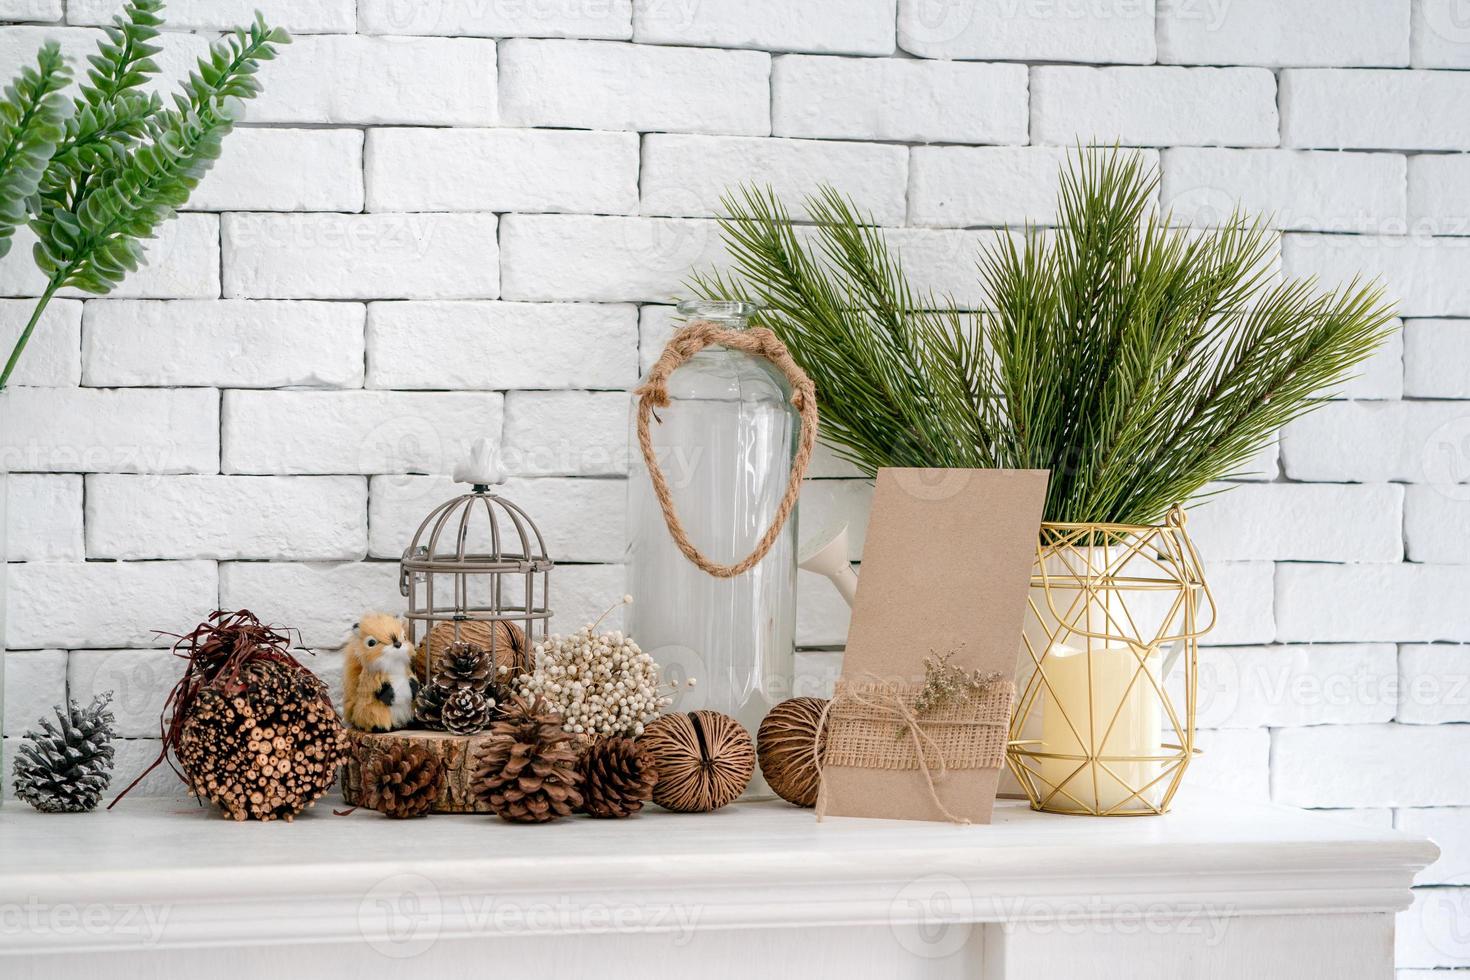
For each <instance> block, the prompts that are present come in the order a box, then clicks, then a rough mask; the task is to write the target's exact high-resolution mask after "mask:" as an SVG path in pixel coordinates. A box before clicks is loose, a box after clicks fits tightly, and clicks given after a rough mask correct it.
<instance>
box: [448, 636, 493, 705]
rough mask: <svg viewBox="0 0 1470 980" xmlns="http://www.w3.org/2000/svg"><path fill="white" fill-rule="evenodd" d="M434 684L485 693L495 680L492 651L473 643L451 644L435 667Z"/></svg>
mask: <svg viewBox="0 0 1470 980" xmlns="http://www.w3.org/2000/svg"><path fill="white" fill-rule="evenodd" d="M434 666H435V667H436V668H437V669H436V670H435V672H434V683H435V684H436V685H438V686H439V687H444V688H450V689H454V690H458V689H460V688H470V689H472V690H475V691H480V692H482V693H483V692H484V691H485V690H486V688H488V687H490V685H491V683H492V682H493V681H494V680H495V661H494V660H493V659H491V657H490V651H488V650H486V649H485V648H484V647H480V646H476V645H475V644H473V643H466V642H464V641H460V642H458V643H451V644H449V646H447V647H445V648H444V651H443V652H442V653H440V654H439V660H438V662H437V663H436V664H435V665H434Z"/></svg>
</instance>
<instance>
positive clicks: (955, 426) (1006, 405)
mask: <svg viewBox="0 0 1470 980" xmlns="http://www.w3.org/2000/svg"><path fill="white" fill-rule="evenodd" d="M1158 179H1159V178H1158V174H1157V172H1156V171H1153V170H1149V169H1146V168H1145V167H1144V165H1143V163H1142V161H1141V160H1140V158H1139V157H1138V156H1137V155H1136V154H1132V153H1127V152H1123V151H1119V150H1116V149H1114V150H1081V149H1079V150H1078V151H1077V153H1076V155H1075V156H1074V158H1073V160H1072V161H1071V162H1070V165H1069V166H1068V167H1067V168H1066V169H1065V171H1064V172H1063V175H1062V178H1061V185H1060V195H1059V205H1058V214H1057V222H1056V228H1055V229H1054V230H1048V231H1041V230H1038V229H1034V228H1027V229H1025V230H1024V231H1023V232H1020V233H1016V234H1012V233H1009V232H1002V233H999V234H997V236H996V238H995V241H994V242H993V243H992V244H991V245H989V246H988V247H986V248H984V249H982V250H981V253H980V255H979V256H978V263H979V264H978V275H979V278H980V282H981V284H982V285H983V286H984V288H985V292H986V295H987V296H988V297H989V299H988V303H987V305H988V306H989V307H990V309H989V310H986V311H981V312H978V313H974V314H967V313H963V312H961V311H960V310H959V309H958V308H957V307H956V306H955V304H954V303H953V302H951V301H950V300H948V299H945V298H942V297H936V296H933V295H930V294H928V293H926V292H923V291H920V290H918V289H915V288H914V287H913V286H912V285H911V284H910V283H909V280H908V278H907V277H906V275H905V273H904V270H903V266H902V263H901V262H900V260H899V258H898V256H897V255H896V254H895V253H894V251H893V250H892V249H891V248H890V247H889V245H888V243H887V241H886V240H885V238H884V236H883V233H882V232H881V231H880V230H879V229H877V228H876V227H874V226H873V222H872V221H871V220H870V219H868V218H867V217H866V216H865V215H863V214H862V213H861V212H860V211H859V210H858V208H857V207H856V206H855V205H853V203H852V202H851V201H849V200H847V199H845V198H843V197H842V196H841V195H839V194H838V193H836V192H835V191H833V190H831V189H830V188H827V189H824V190H823V191H822V192H821V193H819V194H818V195H816V196H815V197H813V198H811V199H809V200H807V201H806V202H805V203H806V211H807V213H808V214H809V215H810V216H811V218H812V222H813V226H812V227H802V226H800V225H798V224H796V223H795V222H794V221H793V220H792V218H791V215H790V214H789V213H788V211H787V210H786V208H785V206H784V205H783V203H782V202H781V200H780V199H779V198H778V197H777V196H776V195H775V194H774V193H773V192H771V191H770V190H768V189H767V190H761V189H758V188H755V187H746V188H743V189H742V190H740V191H739V192H737V193H735V194H733V195H729V196H727V197H726V198H725V200H724V205H725V208H726V211H727V217H725V218H724V219H722V221H721V228H722V232H723V235H724V239H725V244H726V248H727V251H728V252H729V255H730V257H731V260H732V264H731V267H730V270H729V271H728V272H725V273H718V272H711V273H706V274H701V275H697V276H696V277H695V278H694V279H693V280H692V282H691V286H692V288H693V289H694V290H695V291H696V292H698V293H699V294H700V295H702V296H704V297H707V298H711V299H742V300H748V301H754V302H756V303H759V304H761V305H762V306H763V307H764V309H763V311H762V312H761V313H760V314H758V320H759V322H760V323H761V324H763V325H765V326H768V327H770V328H772V329H773V330H775V332H776V333H777V334H778V335H779V336H780V337H781V338H782V339H783V340H784V341H785V342H786V343H787V345H788V346H789V347H790V348H791V352H792V356H793V357H795V359H796V360H797V362H798V363H800V364H801V366H802V367H803V368H805V369H806V371H807V373H808V374H809V375H811V377H812V380H813V381H815V382H816V387H817V392H818V397H819V399H820V403H821V410H822V428H823V434H824V438H825V439H826V441H827V442H828V444H829V445H831V446H832V447H833V448H834V449H835V450H836V452H837V453H838V454H839V455H841V456H843V457H844V458H846V459H848V460H849V461H851V462H853V463H854V464H856V465H857V466H858V467H859V468H861V469H862V470H864V471H865V472H867V473H869V474H871V473H874V472H876V470H877V469H878V468H879V467H883V466H941V467H951V466H970V467H1010V468H1019V469H1049V470H1051V473H1052V477H1051V484H1050V488H1049V491H1048V497H1047V504H1046V512H1045V513H1046V520H1048V521H1063V522H1104V523H1121V524H1150V523H1154V522H1156V521H1158V520H1159V519H1160V518H1161V517H1162V516H1163V514H1164V513H1165V512H1166V511H1167V510H1168V508H1169V507H1170V506H1172V505H1173V504H1175V503H1181V502H1185V501H1189V500H1191V499H1195V498H1196V497H1198V496H1199V495H1200V493H1201V492H1202V491H1204V490H1205V489H1206V487H1207V485H1208V484H1210V483H1211V482H1212V481H1215V480H1218V479H1221V478H1222V477H1226V476H1228V475H1230V474H1231V473H1232V472H1233V471H1236V470H1237V469H1238V468H1239V467H1240V466H1242V465H1243V464H1244V463H1246V462H1247V461H1248V460H1249V459H1250V458H1251V456H1252V455H1253V454H1254V453H1256V452H1257V451H1258V450H1259V449H1260V448H1261V447H1262V446H1263V445H1264V444H1265V443H1267V442H1268V441H1269V440H1270V439H1271V437H1272V436H1273V435H1274V433H1275V432H1276V431H1277V430H1278V429H1279V428H1280V427H1281V426H1282V425H1285V424H1286V423H1287V422H1289V421H1291V420H1292V419H1294V418H1296V417H1297V416H1299V415H1301V414H1303V413H1304V412H1307V411H1309V410H1311V409H1312V408H1313V407H1315V406H1316V405H1317V404H1319V403H1320V402H1321V401H1322V400H1324V398H1325V397H1326V392H1327V391H1328V390H1330V389H1331V388H1332V387H1333V386H1335V385H1337V384H1338V383H1340V382H1341V381H1343V380H1344V379H1346V378H1347V377H1348V376H1349V374H1350V373H1351V371H1352V370H1353V368H1354V367H1355V366H1356V365H1358V364H1360V363H1361V362H1362V361H1363V360H1364V359H1366V358H1367V357H1368V356H1370V355H1371V354H1372V353H1373V351H1374V350H1375V349H1377V347H1378V346H1379V345H1380V344H1381V343H1382V342H1383V340H1384V339H1385V338H1386V337H1387V336H1388V334H1389V332H1391V330H1392V326H1391V322H1392V317H1393V311H1392V309H1391V308H1390V307H1389V306H1388V305H1386V304H1385V303H1384V302H1383V299H1382V295H1381V291H1380V290H1379V289H1378V288H1376V287H1373V286H1367V285H1363V284H1360V283H1359V282H1357V281H1354V282H1352V283H1349V284H1347V285H1345V286H1342V287H1339V288H1336V289H1332V290H1329V291H1326V292H1320V291H1318V290H1317V288H1316V286H1315V284H1314V283H1313V282H1311V281H1304V280H1296V281H1286V282H1277V281H1275V278H1274V276H1273V275H1272V272H1271V268H1270V261H1269V260H1270V257H1271V252H1272V237H1271V234H1270V232H1269V230H1268V229H1267V227H1266V226H1265V225H1264V224H1263V223H1262V222H1261V221H1259V220H1252V219H1249V218H1247V217H1245V216H1243V215H1241V214H1236V215H1233V216H1232V217H1231V218H1230V219H1229V220H1228V221H1226V222H1225V223H1224V224H1223V225H1222V226H1220V227H1218V228H1216V229H1213V230H1209V231H1199V232H1191V231H1186V230H1180V229H1175V228H1172V227H1170V223H1169V219H1168V217H1167V216H1159V215H1156V214H1154V213H1152V211H1151V208H1150V201H1151V199H1152V195H1153V193H1154V190H1155V189H1156V187H1157V186H1158Z"/></svg>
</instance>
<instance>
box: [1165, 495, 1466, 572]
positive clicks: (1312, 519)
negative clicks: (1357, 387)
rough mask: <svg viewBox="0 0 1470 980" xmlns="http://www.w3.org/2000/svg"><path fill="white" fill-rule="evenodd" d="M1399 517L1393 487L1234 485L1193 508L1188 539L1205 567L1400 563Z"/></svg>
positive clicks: (1400, 512)
mask: <svg viewBox="0 0 1470 980" xmlns="http://www.w3.org/2000/svg"><path fill="white" fill-rule="evenodd" d="M1221 488H1222V485H1221V484H1215V485H1213V486H1211V487H1209V488H1207V489H1208V490H1220V489H1221ZM1467 506H1470V505H1467ZM1403 513H1404V488H1403V487H1400V486H1395V485H1376V486H1343V485H1335V484H1307V483H1257V484H1251V483H1241V484H1236V485H1234V486H1232V487H1230V488H1229V489H1225V490H1223V492H1220V493H1216V494H1214V495H1213V496H1209V497H1206V498H1204V499H1203V500H1201V501H1200V502H1199V503H1197V504H1196V505H1194V507H1193V508H1191V510H1190V513H1189V535H1190V537H1191V538H1193V539H1194V544H1195V547H1196V548H1198V549H1199V553H1200V555H1201V556H1203V557H1205V558H1207V559H1210V560H1212V561H1261V560H1268V561H1380V562H1391V561H1400V560H1402V558H1403V556H1404V545H1403V539H1402V533H1401V530H1400V529H1401V527H1402V522H1403Z"/></svg>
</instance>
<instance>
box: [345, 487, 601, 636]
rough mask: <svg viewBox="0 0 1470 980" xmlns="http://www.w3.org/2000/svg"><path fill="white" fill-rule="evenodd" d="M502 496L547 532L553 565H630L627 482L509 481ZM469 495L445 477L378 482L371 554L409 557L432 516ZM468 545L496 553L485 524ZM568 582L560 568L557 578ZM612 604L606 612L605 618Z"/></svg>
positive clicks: (372, 501)
mask: <svg viewBox="0 0 1470 980" xmlns="http://www.w3.org/2000/svg"><path fill="white" fill-rule="evenodd" d="M502 489H503V492H504V496H505V498H506V499H507V500H510V501H512V502H513V503H515V504H516V505H518V506H519V507H521V508H522V509H523V510H525V512H526V513H527V514H528V515H529V516H530V518H531V520H533V521H534V522H535V523H536V526H537V527H538V528H539V529H540V530H541V536H542V538H543V539H544V540H545V542H546V552H547V554H548V556H549V557H550V558H551V559H552V561H555V562H558V563H561V562H617V561H621V560H622V557H623V552H624V550H625V549H626V547H627V539H626V537H625V536H624V534H623V517H624V512H625V510H626V506H627V485H626V483H625V482H624V481H622V480H571V479H557V478H551V479H530V480H528V479H521V478H514V479H511V480H508V481H506V483H505V486H504V487H503V488H502ZM464 492H465V488H464V486H463V485H462V484H455V483H453V482H451V481H450V480H448V479H446V478H442V477H430V476H377V477H373V480H372V484H371V487H370V490H369V507H368V526H369V528H370V529H371V533H370V537H369V541H368V551H369V553H370V554H371V555H372V556H373V557H374V558H401V557H403V552H404V550H405V549H406V548H408V546H409V545H410V544H411V543H412V542H413V536H414V533H415V532H417V531H418V527H419V524H420V523H422V522H423V520H424V518H425V517H427V516H428V514H429V512H430V511H432V510H433V509H434V508H435V507H436V506H438V505H439V504H442V503H443V502H444V501H446V500H449V499H451V498H453V497H455V496H458V495H459V494H461V493H464ZM480 517H483V515H480ZM467 540H468V543H469V547H471V548H473V549H476V550H480V551H484V550H486V549H488V547H489V545H490V538H489V531H488V522H485V521H483V520H480V519H478V518H477V520H476V521H475V523H474V525H473V526H472V528H471V531H470V537H469V538H468V539H467ZM560 574H561V567H560V565H559V566H558V571H557V572H556V574H555V575H554V576H553V577H556V576H559V575H560ZM617 588H618V592H617V593H616V594H615V595H613V596H612V599H616V598H617V597H618V596H621V595H622V594H623V588H622V586H618V587H617ZM554 589H555V586H553V590H554ZM612 599H609V600H608V603H604V605H603V606H601V607H599V609H598V612H599V613H600V612H601V611H602V609H604V608H606V606H607V604H610V602H611V601H612ZM599 601H601V600H599Z"/></svg>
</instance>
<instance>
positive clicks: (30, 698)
mask: <svg viewBox="0 0 1470 980" xmlns="http://www.w3.org/2000/svg"><path fill="white" fill-rule="evenodd" d="M0 667H3V669H4V671H5V717H4V721H5V735H6V737H7V738H15V737H19V736H23V735H25V733H26V732H28V731H31V730H32V729H34V728H35V727H36V724H37V722H38V720H39V719H41V718H42V717H46V718H50V719H51V720H53V721H54V720H55V715H53V714H51V706H52V705H55V704H60V703H61V702H62V701H64V700H65V699H66V696H67V693H66V651H65V650H6V651H5V652H4V653H3V654H0ZM72 696H73V697H75V696H76V695H75V694H73V695H72ZM154 720H155V721H157V719H154ZM10 748H11V746H9V745H7V746H6V758H7V759H8V758H10V755H9V752H10ZM9 776H10V773H8V772H7V773H6V777H7V778H6V779H4V780H0V782H7V783H8V782H10V779H9Z"/></svg>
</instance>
